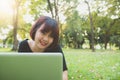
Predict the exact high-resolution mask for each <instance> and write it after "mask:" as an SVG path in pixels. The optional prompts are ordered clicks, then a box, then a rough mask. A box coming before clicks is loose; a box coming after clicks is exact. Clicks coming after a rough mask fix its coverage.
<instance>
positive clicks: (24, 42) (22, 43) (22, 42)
mask: <svg viewBox="0 0 120 80" xmlns="http://www.w3.org/2000/svg"><path fill="white" fill-rule="evenodd" d="M26 44H28V39H25V40H23V41H21V42H20V45H26Z"/></svg>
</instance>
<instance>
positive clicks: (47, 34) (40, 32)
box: [30, 16, 59, 51]
mask: <svg viewBox="0 0 120 80" xmlns="http://www.w3.org/2000/svg"><path fill="white" fill-rule="evenodd" d="M30 37H31V38H32V40H33V41H34V42H35V46H36V47H37V48H40V49H45V50H44V51H49V50H52V49H54V48H55V47H56V46H57V45H58V41H59V27H58V23H57V21H56V20H55V19H52V18H50V17H47V16H41V17H40V18H38V19H37V20H36V21H35V23H34V25H33V26H32V28H31V30H30Z"/></svg>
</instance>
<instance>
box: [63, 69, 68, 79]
mask: <svg viewBox="0 0 120 80" xmlns="http://www.w3.org/2000/svg"><path fill="white" fill-rule="evenodd" d="M63 80H68V71H67V70H65V71H63Z"/></svg>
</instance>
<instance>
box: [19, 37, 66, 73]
mask: <svg viewBox="0 0 120 80" xmlns="http://www.w3.org/2000/svg"><path fill="white" fill-rule="evenodd" d="M18 52H33V51H32V50H31V48H30V46H29V44H28V39H26V40H24V41H22V42H21V43H20V44H19V49H18ZM45 52H60V53H62V55H63V71H65V70H67V66H66V61H65V57H64V54H63V51H62V49H61V47H60V46H59V45H58V46H57V47H56V48H55V49H52V50H50V51H45Z"/></svg>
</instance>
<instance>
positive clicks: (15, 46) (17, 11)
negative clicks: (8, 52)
mask: <svg viewBox="0 0 120 80" xmlns="http://www.w3.org/2000/svg"><path fill="white" fill-rule="evenodd" d="M20 2H21V0H19V1H15V3H16V4H15V8H14V15H13V27H14V28H13V48H12V51H17V48H18V40H17V29H18V13H19V5H20Z"/></svg>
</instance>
